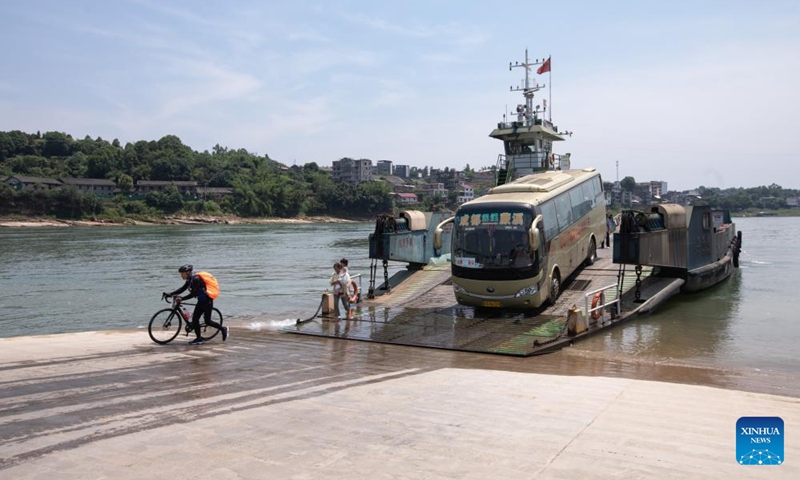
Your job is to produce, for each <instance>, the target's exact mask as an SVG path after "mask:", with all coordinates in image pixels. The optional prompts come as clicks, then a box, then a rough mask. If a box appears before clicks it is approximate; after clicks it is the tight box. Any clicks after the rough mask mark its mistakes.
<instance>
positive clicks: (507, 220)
mask: <svg viewBox="0 0 800 480" xmlns="http://www.w3.org/2000/svg"><path fill="white" fill-rule="evenodd" d="M524 218H525V215H524V214H523V213H520V212H518V213H511V212H492V213H473V214H469V215H461V216H459V217H458V226H459V227H478V226H480V225H516V226H523V225H524Z"/></svg>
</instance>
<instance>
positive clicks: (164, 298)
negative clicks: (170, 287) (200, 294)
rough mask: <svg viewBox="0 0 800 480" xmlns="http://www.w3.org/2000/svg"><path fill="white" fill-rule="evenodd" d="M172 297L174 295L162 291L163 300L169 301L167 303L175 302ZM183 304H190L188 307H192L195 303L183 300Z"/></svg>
mask: <svg viewBox="0 0 800 480" xmlns="http://www.w3.org/2000/svg"><path fill="white" fill-rule="evenodd" d="M171 298H174V296H170V295H167V294H165V293H162V294H161V300H164V301H165V302H167V303H173V300H170V299H171ZM181 305H186V306H188V307H191V306H193V305H195V304H194V303H186V302H183V301H182V302H181Z"/></svg>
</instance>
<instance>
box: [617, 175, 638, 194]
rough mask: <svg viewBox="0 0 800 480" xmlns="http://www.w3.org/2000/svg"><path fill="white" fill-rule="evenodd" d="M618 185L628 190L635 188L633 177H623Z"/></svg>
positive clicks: (631, 190)
mask: <svg viewBox="0 0 800 480" xmlns="http://www.w3.org/2000/svg"><path fill="white" fill-rule="evenodd" d="M619 185H620V187H622V189H623V190H626V191H628V192H633V191H634V190H635V189H636V180H635V179H634V178H633V177H625V178H623V179H622V181H621V182H619Z"/></svg>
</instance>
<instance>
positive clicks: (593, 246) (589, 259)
mask: <svg viewBox="0 0 800 480" xmlns="http://www.w3.org/2000/svg"><path fill="white" fill-rule="evenodd" d="M596 260H597V242H595V240H594V237H592V239H591V241H589V253H588V254H587V255H586V266H587V267H589V266H591V265H594V262H595V261H596Z"/></svg>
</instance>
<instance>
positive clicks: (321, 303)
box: [295, 294, 325, 325]
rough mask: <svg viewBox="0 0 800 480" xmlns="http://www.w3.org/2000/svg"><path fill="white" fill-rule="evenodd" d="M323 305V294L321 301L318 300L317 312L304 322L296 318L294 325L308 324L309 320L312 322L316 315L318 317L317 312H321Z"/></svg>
mask: <svg viewBox="0 0 800 480" xmlns="http://www.w3.org/2000/svg"><path fill="white" fill-rule="evenodd" d="M324 303H325V294H323V295H322V300H320V302H319V307H317V311H316V312H315V313H314V315H311V316H310V317H308V318H306V319H305V320H300V319H299V318H298V319H297V322H295V325H302V324H304V323H307V322H310V321H311V320H314V319H315V318H316V317H317V315H319V311H320V310H322V305H323V304H324Z"/></svg>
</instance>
